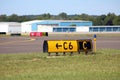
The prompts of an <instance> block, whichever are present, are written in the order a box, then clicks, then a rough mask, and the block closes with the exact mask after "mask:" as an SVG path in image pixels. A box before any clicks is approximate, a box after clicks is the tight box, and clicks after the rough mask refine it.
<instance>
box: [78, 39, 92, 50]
mask: <svg viewBox="0 0 120 80" xmlns="http://www.w3.org/2000/svg"><path fill="white" fill-rule="evenodd" d="M78 49H79V51H89V50H92V41H91V40H78Z"/></svg>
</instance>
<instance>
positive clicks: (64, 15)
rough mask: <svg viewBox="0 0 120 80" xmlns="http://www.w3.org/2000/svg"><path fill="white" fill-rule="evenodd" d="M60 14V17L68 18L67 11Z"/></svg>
mask: <svg viewBox="0 0 120 80" xmlns="http://www.w3.org/2000/svg"><path fill="white" fill-rule="evenodd" d="M58 16H59V19H63V20H67V13H64V12H62V13H60V14H59V15H58Z"/></svg>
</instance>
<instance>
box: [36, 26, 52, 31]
mask: <svg viewBox="0 0 120 80" xmlns="http://www.w3.org/2000/svg"><path fill="white" fill-rule="evenodd" d="M38 32H53V27H51V26H41V25H38Z"/></svg>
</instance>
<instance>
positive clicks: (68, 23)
mask: <svg viewBox="0 0 120 80" xmlns="http://www.w3.org/2000/svg"><path fill="white" fill-rule="evenodd" d="M72 25H76V26H79V27H80V26H92V22H91V21H89V22H85V21H83V22H82V21H81V22H60V23H59V26H61V27H62V26H63V27H64V26H72Z"/></svg>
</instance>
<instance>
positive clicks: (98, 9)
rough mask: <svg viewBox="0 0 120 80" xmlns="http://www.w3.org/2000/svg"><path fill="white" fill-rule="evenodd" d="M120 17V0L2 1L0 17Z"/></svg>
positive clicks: (0, 1) (0, 0) (0, 2)
mask: <svg viewBox="0 0 120 80" xmlns="http://www.w3.org/2000/svg"><path fill="white" fill-rule="evenodd" d="M61 12H65V13H67V14H68V15H72V14H82V13H85V14H89V15H102V14H108V13H115V14H116V15H120V0H0V15H2V14H6V15H12V14H17V15H39V14H44V13H50V14H52V15H58V14H60V13H61Z"/></svg>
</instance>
